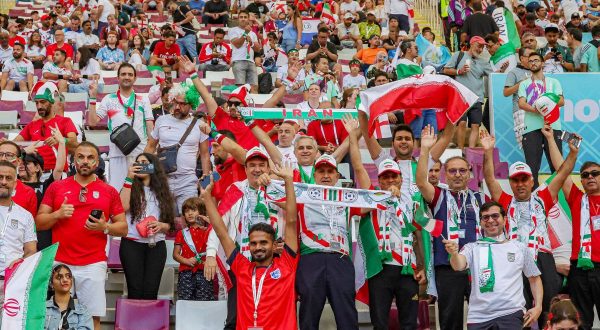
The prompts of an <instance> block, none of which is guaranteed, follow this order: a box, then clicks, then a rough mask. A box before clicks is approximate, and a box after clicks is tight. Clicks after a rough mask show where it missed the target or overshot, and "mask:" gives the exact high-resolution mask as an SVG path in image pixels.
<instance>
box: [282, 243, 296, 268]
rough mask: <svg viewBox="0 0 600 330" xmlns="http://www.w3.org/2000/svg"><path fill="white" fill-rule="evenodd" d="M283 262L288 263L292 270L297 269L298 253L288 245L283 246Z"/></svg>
mask: <svg viewBox="0 0 600 330" xmlns="http://www.w3.org/2000/svg"><path fill="white" fill-rule="evenodd" d="M281 261H283V262H284V263H286V264H287V265H288V266H289V267H291V268H294V269H295V268H296V266H297V265H298V253H297V252H294V251H293V250H292V249H290V247H289V246H288V245H287V244H284V245H283V253H282V254H281Z"/></svg>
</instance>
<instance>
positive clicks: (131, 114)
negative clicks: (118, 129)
mask: <svg viewBox="0 0 600 330" xmlns="http://www.w3.org/2000/svg"><path fill="white" fill-rule="evenodd" d="M131 94H132V96H133V109H132V108H131V106H130V103H131V96H129V100H127V105H125V104H124V103H123V99H122V98H121V91H120V90H118V91H117V99H118V100H119V103H120V104H121V106H123V108H125V109H127V117H133V119H132V120H131V126H133V121H134V120H135V108H136V105H137V98H136V97H135V92H134V93H131Z"/></svg>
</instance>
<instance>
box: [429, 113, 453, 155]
mask: <svg viewBox="0 0 600 330" xmlns="http://www.w3.org/2000/svg"><path fill="white" fill-rule="evenodd" d="M454 128H456V126H454V124H452V123H450V122H448V124H447V125H446V128H445V129H444V131H443V132H442V134H441V136H440V137H439V138H438V140H437V142H436V143H435V144H434V145H433V146H432V147H431V149H430V150H429V154H430V155H431V158H432V159H433V160H436V161H437V160H439V159H440V156H442V154H443V153H444V151H445V150H446V148H447V147H448V145H449V144H450V142H452V136H453V135H454Z"/></svg>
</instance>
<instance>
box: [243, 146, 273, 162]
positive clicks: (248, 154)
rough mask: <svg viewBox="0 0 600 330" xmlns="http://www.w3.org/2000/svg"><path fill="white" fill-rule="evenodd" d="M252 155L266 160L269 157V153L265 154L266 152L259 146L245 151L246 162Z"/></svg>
mask: <svg viewBox="0 0 600 330" xmlns="http://www.w3.org/2000/svg"><path fill="white" fill-rule="evenodd" d="M254 157H260V158H263V159H267V160H268V159H269V155H267V153H266V152H264V151H263V150H262V149H261V148H259V147H254V148H252V149H250V150H248V151H247V152H246V162H247V161H248V159H250V158H254Z"/></svg>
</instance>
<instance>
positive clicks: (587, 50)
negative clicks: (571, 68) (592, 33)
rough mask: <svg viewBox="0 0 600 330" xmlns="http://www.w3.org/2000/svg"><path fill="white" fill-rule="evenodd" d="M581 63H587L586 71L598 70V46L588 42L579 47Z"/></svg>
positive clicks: (599, 70)
mask: <svg viewBox="0 0 600 330" xmlns="http://www.w3.org/2000/svg"><path fill="white" fill-rule="evenodd" d="M581 54H582V55H581V64H587V72H600V64H599V63H598V48H596V47H594V45H592V44H590V43H589V42H588V43H586V44H585V45H583V46H582V47H581Z"/></svg>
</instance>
